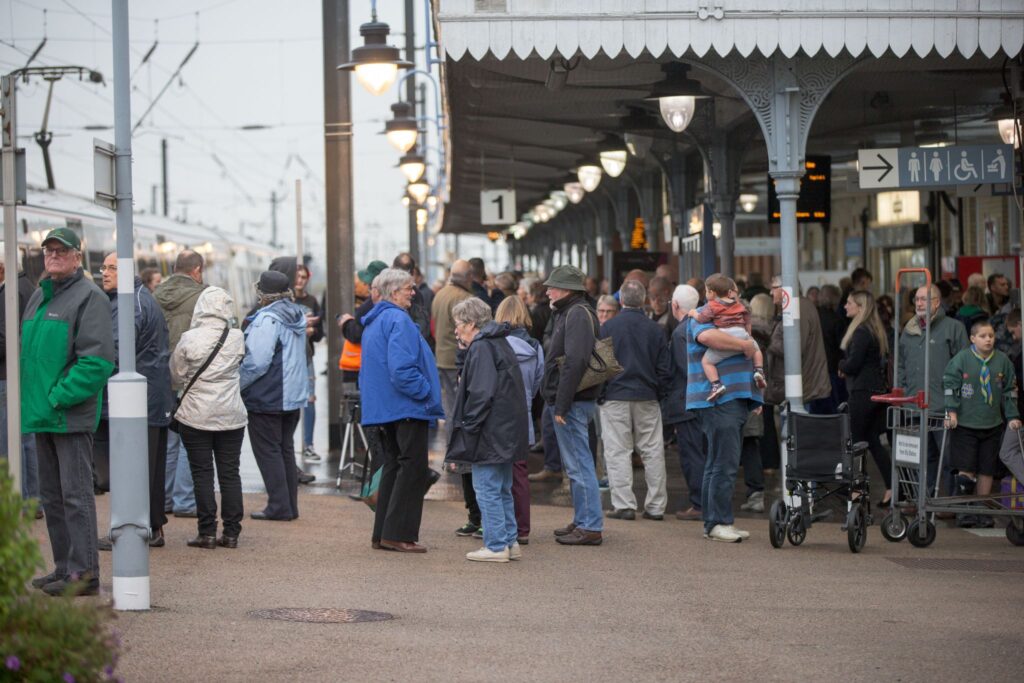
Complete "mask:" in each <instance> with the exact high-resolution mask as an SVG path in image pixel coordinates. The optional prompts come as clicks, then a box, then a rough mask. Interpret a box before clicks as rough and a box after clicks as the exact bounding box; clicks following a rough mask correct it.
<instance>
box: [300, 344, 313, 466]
mask: <svg viewBox="0 0 1024 683" xmlns="http://www.w3.org/2000/svg"><path fill="white" fill-rule="evenodd" d="M306 372H307V374H308V375H309V397H310V400H308V401H306V408H305V410H303V411H302V448H303V450H305V448H306V446H310V447H312V445H313V427H314V426H316V402H315V401H314V400H313V399H314V398H315V397H316V371H315V370H314V369H313V361H310V362H309V363H308V364H307V365H306Z"/></svg>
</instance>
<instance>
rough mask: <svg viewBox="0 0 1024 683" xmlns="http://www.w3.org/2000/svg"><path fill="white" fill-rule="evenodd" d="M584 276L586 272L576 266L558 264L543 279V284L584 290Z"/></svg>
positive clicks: (579, 290) (578, 290)
mask: <svg viewBox="0 0 1024 683" xmlns="http://www.w3.org/2000/svg"><path fill="white" fill-rule="evenodd" d="M586 278H587V276H586V273H584V272H583V271H582V270H580V269H579V268H577V267H576V266H568V265H566V266H558V267H557V268H555V269H554V270H552V271H551V275H550V277H548V279H547V280H545V282H544V286H545V287H557V288H558V289H571V290H574V291H577V292H584V291H586V289H587V288H586V287H585V286H584V284H583V281H584V280H585V279H586Z"/></svg>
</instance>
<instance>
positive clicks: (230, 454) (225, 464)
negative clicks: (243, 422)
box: [180, 424, 245, 538]
mask: <svg viewBox="0 0 1024 683" xmlns="http://www.w3.org/2000/svg"><path fill="white" fill-rule="evenodd" d="M180 435H181V441H182V443H184V444H185V450H186V451H188V465H189V469H190V470H192V481H193V482H194V483H195V489H196V513H197V514H198V515H199V533H200V534H201V535H203V536H216V535H217V498H216V497H215V496H214V494H213V477H214V462H216V465H217V472H216V474H217V480H218V481H219V482H220V501H221V510H220V517H221V520H223V522H224V535H225V536H233V537H235V538H237V537H238V534H239V533H240V532H241V531H242V515H243V514H244V513H245V511H244V510H243V508H242V477H241V476H239V474H238V462H239V460H240V459H241V454H242V437H243V436H244V435H245V427H239V428H238V429H231V430H228V431H223V432H209V431H206V430H203V429H194V428H192V427H189V426H188V425H184V424H183V425H181V432H180Z"/></svg>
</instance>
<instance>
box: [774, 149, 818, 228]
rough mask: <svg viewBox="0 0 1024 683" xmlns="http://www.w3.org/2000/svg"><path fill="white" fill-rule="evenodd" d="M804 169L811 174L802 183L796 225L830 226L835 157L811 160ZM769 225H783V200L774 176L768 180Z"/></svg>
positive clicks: (808, 160) (816, 157)
mask: <svg viewBox="0 0 1024 683" xmlns="http://www.w3.org/2000/svg"><path fill="white" fill-rule="evenodd" d="M804 165H805V166H806V168H807V173H805V174H804V176H803V178H801V179H800V197H799V199H797V200H796V221H797V223H828V222H829V220H830V219H831V217H832V157H830V156H808V157H807V160H806V161H805V162H804ZM768 222H769V223H778V222H779V198H778V196H777V195H776V194H775V183H773V182H772V179H771V176H769V177H768Z"/></svg>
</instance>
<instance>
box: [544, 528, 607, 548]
mask: <svg viewBox="0 0 1024 683" xmlns="http://www.w3.org/2000/svg"><path fill="white" fill-rule="evenodd" d="M601 540H602V539H601V532H600V531H587V530H586V529H580V528H576V529H573V532H572V533H571V534H567V535H565V536H559V537H558V538H556V539H555V541H556V542H557V543H561V544H562V545H601Z"/></svg>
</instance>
